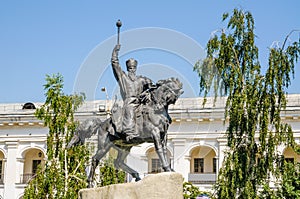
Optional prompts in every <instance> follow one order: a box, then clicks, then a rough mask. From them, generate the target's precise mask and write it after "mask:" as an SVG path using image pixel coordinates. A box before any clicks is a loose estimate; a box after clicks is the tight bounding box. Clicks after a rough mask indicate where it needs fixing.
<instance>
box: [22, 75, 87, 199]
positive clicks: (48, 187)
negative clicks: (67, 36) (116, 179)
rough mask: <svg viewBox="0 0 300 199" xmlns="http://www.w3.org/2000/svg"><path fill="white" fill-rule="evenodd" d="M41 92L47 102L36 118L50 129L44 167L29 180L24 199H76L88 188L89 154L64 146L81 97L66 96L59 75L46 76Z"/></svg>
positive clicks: (37, 111)
mask: <svg viewBox="0 0 300 199" xmlns="http://www.w3.org/2000/svg"><path fill="white" fill-rule="evenodd" d="M44 90H45V96H46V101H45V103H44V104H43V105H42V106H41V107H40V108H38V109H37V110H36V112H35V116H36V117H37V118H38V119H40V120H43V121H44V125H45V126H47V127H48V129H49V133H48V135H47V155H46V156H47V157H46V162H45V168H40V169H39V172H38V173H37V175H36V177H35V178H34V179H33V180H31V181H30V183H29V185H28V186H27V188H26V190H25V194H24V198H66V199H67V198H68V199H69V198H77V197H78V190H79V189H81V188H85V187H86V186H87V184H86V175H85V163H86V162H87V160H88V157H89V156H88V151H87V149H86V147H85V146H79V147H74V148H72V149H69V150H67V149H66V145H67V143H68V141H69V140H70V139H71V137H72V136H73V133H74V131H75V128H76V126H77V123H76V122H75V120H74V113H75V111H76V109H77V108H78V107H79V106H80V105H81V104H82V102H83V100H84V96H83V95H65V94H64V93H63V77H62V76H61V75H60V74H55V75H53V76H49V75H47V76H46V84H45V85H44Z"/></svg>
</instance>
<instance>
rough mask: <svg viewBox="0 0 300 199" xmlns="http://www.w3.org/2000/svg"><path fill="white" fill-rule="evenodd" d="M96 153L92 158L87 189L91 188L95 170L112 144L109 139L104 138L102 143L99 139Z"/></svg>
mask: <svg viewBox="0 0 300 199" xmlns="http://www.w3.org/2000/svg"><path fill="white" fill-rule="evenodd" d="M98 145H99V146H98V151H97V153H96V154H95V155H94V156H93V157H92V165H91V170H90V174H89V176H88V179H87V181H88V188H92V187H93V180H94V175H95V169H96V168H97V166H98V164H99V161H100V160H101V158H103V156H104V155H105V154H106V153H107V152H108V150H109V149H110V148H111V147H112V143H111V142H110V141H109V138H108V137H106V139H105V140H104V141H102V142H100V139H99V140H98Z"/></svg>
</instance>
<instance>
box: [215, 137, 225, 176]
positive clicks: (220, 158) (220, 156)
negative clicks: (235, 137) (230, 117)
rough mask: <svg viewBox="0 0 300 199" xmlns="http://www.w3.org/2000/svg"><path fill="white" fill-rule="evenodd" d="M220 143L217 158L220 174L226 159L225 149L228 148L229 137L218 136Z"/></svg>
mask: <svg viewBox="0 0 300 199" xmlns="http://www.w3.org/2000/svg"><path fill="white" fill-rule="evenodd" d="M217 141H218V143H219V150H218V151H219V154H218V160H217V174H219V170H220V168H221V167H222V165H223V161H224V151H225V150H226V149H227V139H226V138H218V139H217Z"/></svg>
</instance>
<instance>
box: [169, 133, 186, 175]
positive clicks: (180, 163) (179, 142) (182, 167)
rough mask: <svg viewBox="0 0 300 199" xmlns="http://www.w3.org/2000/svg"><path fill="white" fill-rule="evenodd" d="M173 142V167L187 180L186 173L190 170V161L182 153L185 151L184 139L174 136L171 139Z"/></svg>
mask: <svg viewBox="0 0 300 199" xmlns="http://www.w3.org/2000/svg"><path fill="white" fill-rule="evenodd" d="M172 142H173V166H174V167H173V169H174V170H175V172H178V173H181V174H182V175H183V177H184V179H185V181H188V175H189V171H190V161H189V159H188V158H186V156H185V155H184V152H185V143H186V140H185V139H181V138H176V139H172Z"/></svg>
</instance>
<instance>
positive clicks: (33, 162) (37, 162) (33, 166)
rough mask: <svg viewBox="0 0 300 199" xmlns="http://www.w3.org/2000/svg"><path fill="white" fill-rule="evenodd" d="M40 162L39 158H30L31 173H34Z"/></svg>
mask: <svg viewBox="0 0 300 199" xmlns="http://www.w3.org/2000/svg"><path fill="white" fill-rule="evenodd" d="M40 164H41V160H32V173H33V174H36V172H37V169H38V166H39V165H40Z"/></svg>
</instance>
